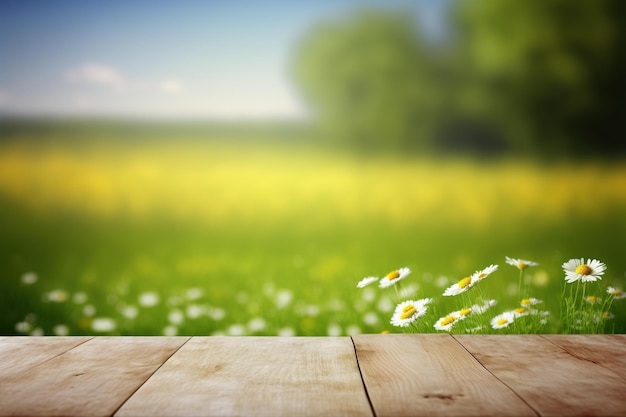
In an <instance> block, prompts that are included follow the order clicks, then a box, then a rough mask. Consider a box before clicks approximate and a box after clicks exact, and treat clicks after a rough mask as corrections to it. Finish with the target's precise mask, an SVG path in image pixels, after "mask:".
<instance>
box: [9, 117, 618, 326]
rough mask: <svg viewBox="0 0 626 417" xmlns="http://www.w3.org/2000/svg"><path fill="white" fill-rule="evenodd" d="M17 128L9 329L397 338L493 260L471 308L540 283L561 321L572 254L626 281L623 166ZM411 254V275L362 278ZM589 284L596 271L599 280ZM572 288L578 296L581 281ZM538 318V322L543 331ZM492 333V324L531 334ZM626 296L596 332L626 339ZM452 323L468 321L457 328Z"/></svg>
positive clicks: (504, 301)
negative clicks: (413, 311) (387, 281)
mask: <svg viewBox="0 0 626 417" xmlns="http://www.w3.org/2000/svg"><path fill="white" fill-rule="evenodd" d="M150 132H153V130H150V129H144V130H142V129H141V128H137V129H136V130H133V131H132V132H127V131H124V132H123V133H119V132H115V131H114V130H105V131H99V130H97V129H95V128H94V129H93V130H90V128H85V127H84V126H83V127H81V128H80V129H78V128H76V126H74V128H73V125H72V124H69V125H68V126H66V127H64V128H63V129H60V130H53V129H48V130H46V129H43V130H35V131H29V130H28V129H25V130H24V129H22V130H20V129H8V128H6V126H4V128H3V130H2V131H1V132H0V133H1V141H0V230H1V234H0V275H1V277H2V279H1V281H0V299H1V301H2V302H1V307H0V308H1V314H0V334H45V335H52V334H70V335H89V334H112V335H162V334H169V335H174V334H178V335H213V334H233V335H235V334H255V335H346V334H355V333H380V332H383V331H391V332H400V331H403V329H401V328H398V327H394V326H392V325H391V324H390V318H391V315H392V313H393V310H394V308H395V306H396V304H397V303H398V302H400V301H402V300H404V299H408V298H412V299H418V298H420V299H421V298H426V297H428V298H433V302H432V303H431V307H430V310H429V314H428V315H427V316H424V317H423V318H422V320H421V322H422V324H421V327H419V328H418V330H419V331H429V332H435V331H437V330H435V329H434V328H433V324H434V323H435V321H436V320H437V319H438V318H439V317H441V316H443V315H445V314H447V313H448V312H450V311H453V310H455V309H458V308H459V300H457V299H453V298H451V297H444V296H442V293H443V291H444V290H445V289H446V288H447V287H448V286H449V285H451V284H453V283H455V282H457V281H459V280H460V279H461V278H463V277H465V276H468V275H469V274H472V273H474V271H478V270H481V269H483V268H485V267H487V266H489V265H491V264H497V265H498V266H499V268H498V270H497V271H496V272H494V273H493V274H491V275H490V276H489V277H488V278H486V279H485V280H484V282H481V284H480V297H478V293H476V294H475V293H472V292H468V293H467V297H466V298H465V299H464V302H465V303H466V304H468V303H473V302H475V301H477V300H478V299H480V300H483V299H495V300H497V304H496V305H495V306H493V307H491V308H490V309H489V311H488V312H485V313H484V314H485V317H489V318H491V317H493V316H495V315H497V314H499V313H502V312H504V311H506V310H511V309H513V308H515V307H517V306H518V305H519V302H520V298H521V295H522V294H519V289H518V288H519V271H518V270H517V268H515V267H513V266H511V265H508V264H506V263H505V256H509V257H514V258H522V259H529V260H532V261H535V262H537V263H538V264H539V265H537V266H533V267H531V268H528V269H526V270H524V283H523V287H524V288H528V291H527V296H529V297H534V298H537V299H540V300H542V303H541V308H542V309H543V310H544V311H548V312H549V314H546V315H545V316H542V317H543V321H542V323H541V326H542V327H540V328H539V331H541V332H544V333H554V332H559V331H562V327H561V317H560V310H561V302H562V294H563V289H564V286H565V285H564V276H565V274H564V272H563V269H562V268H561V265H562V264H563V263H564V262H566V261H568V260H569V259H571V258H583V257H584V258H592V259H593V258H596V259H599V260H601V261H602V262H604V263H605V264H606V265H607V271H606V273H605V274H604V275H603V277H602V280H601V281H598V282H595V283H589V284H588V288H589V291H588V292H587V295H591V291H595V292H594V294H595V295H596V296H597V298H598V299H599V300H602V299H606V297H607V295H606V291H605V289H606V287H607V286H614V287H616V288H620V289H622V290H623V289H624V287H625V281H626V256H624V255H625V254H624V237H625V236H626V216H625V215H624V213H626V192H625V191H626V164H624V163H623V161H619V160H618V161H616V160H613V161H602V160H593V159H588V158H586V157H585V156H584V155H581V157H580V158H579V159H578V160H552V159H550V158H543V159H535V158H497V159H496V158H490V159H480V158H468V157H452V156H441V155H440V156H437V157H434V156H428V155H392V154H380V155H377V154H369V155H364V154H355V153H353V152H349V151H348V150H345V149H344V150H339V149H334V148H332V147H329V146H319V145H318V144H317V143H316V141H315V140H314V139H308V140H289V138H288V137H283V138H272V137H271V136H272V133H271V132H269V133H268V132H265V133H264V135H263V137H262V138H259V139H258V140H255V139H254V138H252V139H251V138H244V139H241V138H239V139H238V138H233V137H230V136H229V134H227V133H228V132H226V133H225V132H220V131H211V132H209V133H206V132H205V133H203V131H202V130H198V131H196V130H186V131H181V132H180V133H176V131H175V130H174V131H172V132H170V133H168V134H161V135H157V136H158V137H152V134H151V133H150ZM400 267H408V268H410V270H411V273H410V274H409V275H408V276H407V277H406V278H405V279H404V280H403V281H402V283H401V284H402V286H401V287H399V286H396V287H394V288H386V289H385V288H377V284H374V285H371V286H368V287H365V288H357V287H356V284H357V283H358V282H359V281H360V280H361V279H362V278H364V277H368V276H376V277H379V278H382V277H383V276H385V275H386V274H387V273H388V272H390V271H392V270H395V269H397V268H400ZM591 284H593V285H591ZM576 297H578V295H576ZM537 329H538V328H537V327H534V328H533V331H538V330H537ZM522 330H523V329H522V328H517V329H515V328H513V327H510V328H507V329H502V330H497V329H493V328H490V327H488V326H487V327H483V329H482V330H479V332H488V333H499V332H516V331H522ZM625 330H626V300H618V299H616V300H614V303H613V305H612V306H611V310H610V314H608V315H607V317H605V320H604V321H603V323H602V326H601V327H600V328H599V331H601V332H604V331H606V332H617V333H624V331H625ZM457 331H470V329H458V330H457Z"/></svg>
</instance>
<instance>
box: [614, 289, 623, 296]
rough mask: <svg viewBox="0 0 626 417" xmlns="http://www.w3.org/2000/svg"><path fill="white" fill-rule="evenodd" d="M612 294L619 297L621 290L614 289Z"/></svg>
mask: <svg viewBox="0 0 626 417" xmlns="http://www.w3.org/2000/svg"><path fill="white" fill-rule="evenodd" d="M613 295H615V296H617V297H619V296H620V295H622V292H621V291H620V290H615V291H613Z"/></svg>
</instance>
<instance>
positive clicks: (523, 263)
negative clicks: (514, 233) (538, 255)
mask: <svg viewBox="0 0 626 417" xmlns="http://www.w3.org/2000/svg"><path fill="white" fill-rule="evenodd" d="M505 258H506V263H507V264H509V265H513V266H514V267H516V268H518V269H526V268H528V267H529V266H537V265H539V264H538V263H537V262H533V261H527V260H525V259H516V258H509V257H508V256H505Z"/></svg>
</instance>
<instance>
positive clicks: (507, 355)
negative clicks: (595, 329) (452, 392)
mask: <svg viewBox="0 0 626 417" xmlns="http://www.w3.org/2000/svg"><path fill="white" fill-rule="evenodd" d="M455 338H456V339H457V340H459V341H460V342H461V343H462V344H463V345H464V346H465V347H466V348H467V349H468V350H469V351H470V352H471V353H472V354H473V355H474V356H476V358H477V359H478V360H479V361H480V362H481V363H482V364H483V365H484V366H485V367H486V368H487V369H489V371H491V372H492V373H493V374H494V375H495V376H496V377H498V378H499V379H500V380H501V381H502V382H504V383H505V384H507V385H508V386H509V387H511V388H512V389H513V390H515V392H517V393H518V394H519V395H520V396H521V397H522V398H523V399H524V400H525V401H526V402H527V403H528V404H530V405H531V406H532V407H533V408H534V409H535V410H537V411H538V412H539V413H540V414H541V415H550V416H625V415H626V397H625V396H624V387H625V386H626V380H625V379H624V378H622V377H620V376H619V375H618V374H617V373H615V372H613V371H611V370H608V369H606V368H605V367H603V366H600V365H598V364H596V363H593V362H590V361H589V360H586V359H581V357H578V356H574V355H571V354H570V353H568V352H567V351H566V350H564V349H562V348H561V347H559V346H557V345H555V344H554V343H551V342H550V341H549V340H547V339H546V338H544V337H542V336H539V335H506V336H502V335H481V336H468V335H462V336H455ZM572 340H575V339H572ZM571 343H573V342H571ZM605 353H607V354H610V355H611V356H613V355H618V354H619V352H613V353H611V352H605Z"/></svg>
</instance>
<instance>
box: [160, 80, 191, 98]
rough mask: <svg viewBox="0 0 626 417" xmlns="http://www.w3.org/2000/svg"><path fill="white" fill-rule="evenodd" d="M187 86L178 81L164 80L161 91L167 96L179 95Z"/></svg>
mask: <svg viewBox="0 0 626 417" xmlns="http://www.w3.org/2000/svg"><path fill="white" fill-rule="evenodd" d="M184 88H185V86H184V85H183V83H181V82H180V81H178V80H174V79H170V80H164V81H162V82H161V83H160V84H159V91H161V92H162V93H165V94H179V93H181V92H182V91H183V89H184Z"/></svg>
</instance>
